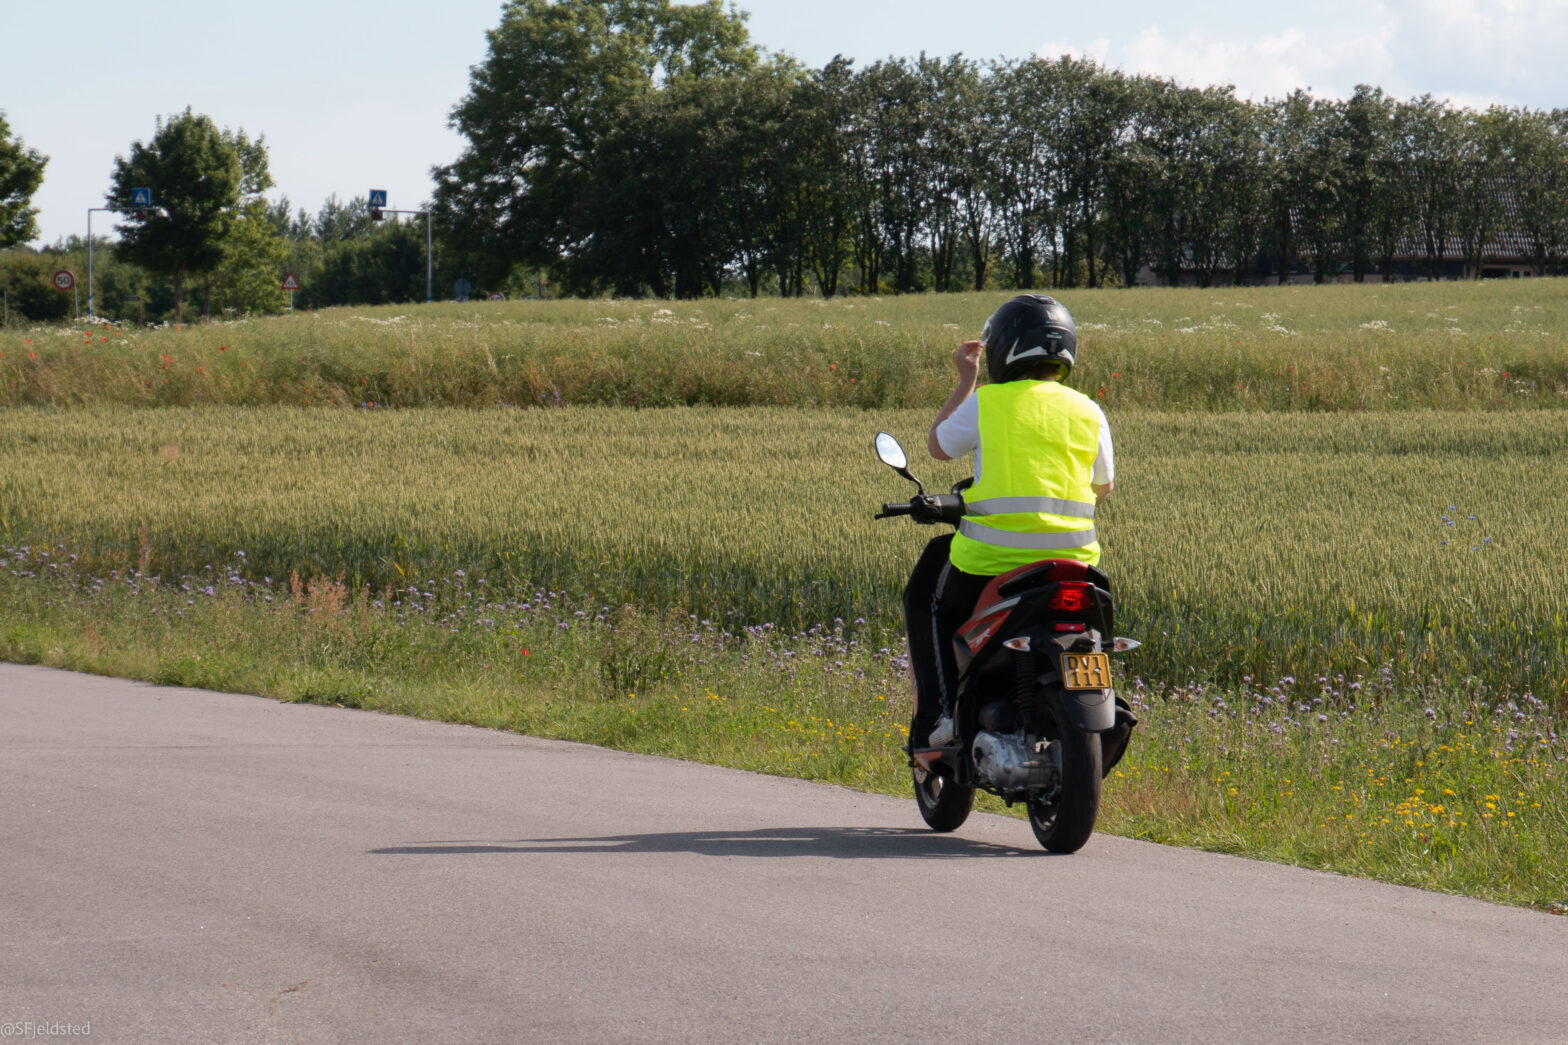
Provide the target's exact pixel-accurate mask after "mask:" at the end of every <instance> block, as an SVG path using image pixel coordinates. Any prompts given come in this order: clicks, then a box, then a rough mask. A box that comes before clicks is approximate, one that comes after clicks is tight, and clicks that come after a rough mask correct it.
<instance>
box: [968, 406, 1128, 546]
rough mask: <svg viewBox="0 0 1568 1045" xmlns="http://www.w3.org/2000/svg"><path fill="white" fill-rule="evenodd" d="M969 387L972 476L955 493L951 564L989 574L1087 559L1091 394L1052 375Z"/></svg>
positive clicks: (1093, 438) (1093, 444) (1091, 541)
mask: <svg viewBox="0 0 1568 1045" xmlns="http://www.w3.org/2000/svg"><path fill="white" fill-rule="evenodd" d="M976 395H977V396H978V397H979V409H980V476H979V478H977V479H976V480H975V484H974V486H972V487H970V488H969V489H968V490H967V491H965V492H964V506H965V510H966V515H965V517H964V520H963V522H962V523H960V524H959V527H958V533H957V534H955V535H954V536H953V546H952V550H951V551H950V552H949V553H948V557H949V559H951V560H952V563H953V565H954V566H956V567H958V568H959V569H960V570H963V571H964V572H965V573H976V574H982V575H987V576H995V575H997V574H1001V573H1006V572H1007V571H1008V570H1013V569H1017V568H1018V567H1019V566H1027V565H1028V564H1029V563H1031V562H1037V561H1038V560H1040V559H1077V560H1079V561H1081V562H1086V563H1088V564H1089V565H1091V566H1093V565H1095V564H1097V563H1098V562H1099V561H1100V544H1099V541H1098V540H1097V539H1096V537H1095V533H1094V488H1093V487H1092V486H1091V485H1090V483H1091V481H1092V476H1093V474H1094V459H1095V456H1096V454H1098V453H1099V449H1100V424H1101V421H1100V418H1101V414H1100V412H1099V411H1098V410H1096V409H1095V406H1094V401H1093V400H1091V399H1090V398H1089V397H1088V396H1086V395H1084V394H1083V393H1082V392H1076V391H1074V390H1073V389H1071V388H1068V387H1067V386H1066V385H1064V384H1062V383H1061V382H1059V381H1007V382H1003V383H1002V384H996V385H985V386H984V387H982V388H981V389H980V391H979V392H977V393H976Z"/></svg>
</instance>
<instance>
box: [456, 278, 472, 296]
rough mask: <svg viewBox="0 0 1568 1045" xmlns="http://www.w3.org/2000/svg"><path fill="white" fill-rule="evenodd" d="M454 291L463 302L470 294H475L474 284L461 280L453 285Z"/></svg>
mask: <svg viewBox="0 0 1568 1045" xmlns="http://www.w3.org/2000/svg"><path fill="white" fill-rule="evenodd" d="M452 290H453V291H454V292H455V293H456V294H457V299H458V300H459V301H463V300H465V299H466V298H467V297H468V295H469V294H471V293H473V290H474V284H473V282H472V281H471V280H467V279H460V280H458V281H457V282H456V283H453V284H452Z"/></svg>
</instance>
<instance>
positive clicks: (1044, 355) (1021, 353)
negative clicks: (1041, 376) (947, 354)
mask: <svg viewBox="0 0 1568 1045" xmlns="http://www.w3.org/2000/svg"><path fill="white" fill-rule="evenodd" d="M980 341H981V343H982V344H984V345H985V370H986V375H987V376H988V377H989V378H990V379H991V381H992V383H993V384H1000V383H1002V382H1003V381H1017V380H1018V379H1019V378H1021V377H1024V376H1025V375H1027V374H1029V373H1030V372H1032V371H1033V370H1034V368H1035V367H1037V366H1039V365H1040V364H1041V363H1060V364H1061V365H1062V374H1063V376H1066V374H1067V372H1068V371H1069V370H1071V369H1072V368H1073V361H1074V360H1075V359H1077V358H1078V328H1077V327H1076V326H1074V325H1073V317H1072V314H1071V313H1070V312H1068V311H1067V308H1066V307H1065V306H1064V305H1063V304H1062V303H1061V302H1059V301H1057V300H1056V299H1055V298H1048V297H1046V296H1045V295H1044V294H1020V295H1018V296H1017V297H1015V298H1013V300H1011V301H1009V302H1008V303H1007V304H1005V305H1003V306H1002V307H1001V308H999V309H997V310H996V311H995V312H993V313H992V314H991V318H990V319H988V320H986V321H985V329H984V330H982V331H981V332H980Z"/></svg>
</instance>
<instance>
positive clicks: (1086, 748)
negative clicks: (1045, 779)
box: [1026, 716, 1104, 853]
mask: <svg viewBox="0 0 1568 1045" xmlns="http://www.w3.org/2000/svg"><path fill="white" fill-rule="evenodd" d="M1053 719H1054V722H1053V725H1054V726H1055V729H1054V733H1055V736H1053V737H1050V738H1049V739H1050V740H1052V741H1053V742H1056V743H1057V744H1059V745H1060V751H1061V759H1062V773H1061V779H1060V783H1059V785H1058V786H1057V788H1056V789H1055V790H1054V791H1053V792H1051V793H1049V794H1041V795H1037V796H1036V797H1034V798H1030V799H1029V800H1028V802H1027V803H1026V805H1027V806H1028V808H1029V826H1030V827H1031V828H1033V829H1034V837H1035V839H1036V840H1038V841H1039V843H1040V844H1041V845H1043V846H1045V848H1047V849H1049V850H1050V851H1051V852H1053V853H1076V852H1077V851H1078V850H1080V849H1082V848H1083V846H1084V843H1085V842H1087V841H1089V836H1090V835H1092V834H1094V820H1095V817H1097V816H1098V815H1099V813H1100V779H1101V777H1102V776H1103V775H1104V774H1103V773H1102V772H1101V770H1100V765H1101V758H1102V756H1101V752H1100V734H1098V733H1084V732H1081V731H1080V730H1079V729H1078V728H1077V727H1075V726H1072V725H1070V724H1067V723H1064V722H1062V721H1061V720H1060V718H1059V717H1055V716H1053Z"/></svg>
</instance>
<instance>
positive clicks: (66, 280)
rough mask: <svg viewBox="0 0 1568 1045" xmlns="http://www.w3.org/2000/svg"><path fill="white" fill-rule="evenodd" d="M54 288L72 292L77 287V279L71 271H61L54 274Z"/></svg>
mask: <svg viewBox="0 0 1568 1045" xmlns="http://www.w3.org/2000/svg"><path fill="white" fill-rule="evenodd" d="M54 286H55V289H56V290H70V289H71V288H72V287H74V286H76V277H75V276H73V275H72V274H71V271H70V270H69V269H61V270H60V271H58V272H56V273H55V274H54Z"/></svg>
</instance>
